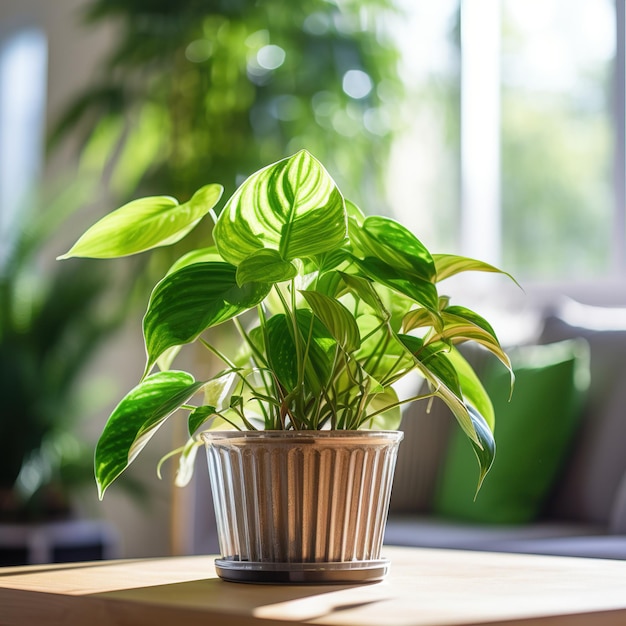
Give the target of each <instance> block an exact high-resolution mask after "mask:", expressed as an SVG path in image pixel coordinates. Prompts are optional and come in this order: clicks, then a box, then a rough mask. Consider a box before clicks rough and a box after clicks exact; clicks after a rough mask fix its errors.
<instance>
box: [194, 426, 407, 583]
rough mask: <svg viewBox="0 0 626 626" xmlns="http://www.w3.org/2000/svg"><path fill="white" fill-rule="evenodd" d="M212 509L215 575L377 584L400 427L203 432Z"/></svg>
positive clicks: (385, 563)
mask: <svg viewBox="0 0 626 626" xmlns="http://www.w3.org/2000/svg"><path fill="white" fill-rule="evenodd" d="M202 437H203V440H204V442H205V444H206V450H207V457H208V464H209V476H210V480H211V489H212V493H213V501H214V505H215V516H216V521H217V531H218V537H219V542H220V550H221V553H222V556H221V558H219V559H217V560H216V569H217V573H218V575H219V576H220V577H221V578H223V579H225V580H231V581H239V582H272V583H276V582H291V583H306V582H312V583H321V582H334V583H341V582H373V581H376V580H380V579H381V578H383V577H384V575H385V574H386V572H387V570H388V567H389V562H388V561H387V560H385V559H382V558H381V556H380V553H381V548H382V542H383V535H384V531H385V524H386V521H387V513H388V510H389V499H390V496H391V484H392V481H393V473H394V469H395V464H396V457H397V451H398V445H399V443H400V441H401V440H402V437H403V433H401V432H399V431H367V430H364V431H244V432H239V431H220V432H217V431H215V432H205V433H203V434H202Z"/></svg>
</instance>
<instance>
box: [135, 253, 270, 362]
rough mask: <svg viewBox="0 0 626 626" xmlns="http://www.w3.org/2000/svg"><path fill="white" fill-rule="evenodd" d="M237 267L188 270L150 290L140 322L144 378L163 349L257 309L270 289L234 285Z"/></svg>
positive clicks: (206, 264) (201, 265) (261, 285)
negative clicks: (142, 337) (142, 341)
mask: <svg viewBox="0 0 626 626" xmlns="http://www.w3.org/2000/svg"><path fill="white" fill-rule="evenodd" d="M236 272H237V268H235V267H234V266H232V265H230V264H228V263H221V262H218V261H207V262H204V263H195V264H193V265H187V266H186V267H183V268H182V269H180V270H178V271H177V272H174V273H173V274H168V275H167V276H166V277H165V278H164V279H163V280H162V281H161V282H160V283H159V284H158V285H157V286H156V287H155V289H154V291H153V292H152V295H151V297H150V302H149V304H148V310H147V311H146V315H145V317H144V319H143V331H144V337H145V342H146V351H147V353H148V362H147V365H146V373H147V372H149V371H150V370H151V369H152V366H153V365H154V363H155V361H156V360H157V359H158V358H159V356H160V355H161V354H163V352H165V351H166V350H167V349H168V348H171V347H172V346H177V345H183V344H186V343H190V342H192V341H194V340H195V339H196V338H197V337H198V335H200V333H202V332H203V331H204V330H206V329H207V328H210V327H212V326H216V325H217V324H221V323H222V322H224V321H226V320H229V319H231V318H233V317H235V316H237V315H239V314H240V313H243V312H244V311H247V310H248V309H250V308H252V307H253V306H256V305H257V304H258V303H259V302H261V301H262V300H263V298H265V297H266V296H267V294H268V293H269V290H270V285H268V284H265V283H246V284H245V285H243V286H242V287H240V286H239V285H237V281H236V279H235V275H236Z"/></svg>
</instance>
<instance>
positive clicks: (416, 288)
mask: <svg viewBox="0 0 626 626" xmlns="http://www.w3.org/2000/svg"><path fill="white" fill-rule="evenodd" d="M355 263H356V264H357V266H358V267H359V269H360V270H361V271H362V272H363V273H364V274H365V275H366V276H367V277H368V278H371V279H373V280H374V281H377V282H379V283H382V284H383V285H385V286H387V287H389V288H390V289H393V290H394V291H397V292H399V293H401V294H403V295H405V296H408V297H409V298H411V299H412V300H414V301H415V302H417V303H418V304H421V305H422V306H423V307H424V308H426V309H428V310H429V311H431V312H432V313H433V315H434V317H435V318H437V317H438V315H439V311H438V302H439V297H438V294H437V288H436V287H435V285H434V284H433V283H431V282H430V281H428V280H424V279H423V278H420V277H418V276H416V275H414V274H411V273H409V272H406V271H403V270H399V269H397V268H394V267H392V266H391V265H389V264H387V263H385V262H384V261H381V260H380V259H378V258H375V257H366V258H365V259H355Z"/></svg>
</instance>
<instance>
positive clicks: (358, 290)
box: [338, 272, 391, 321]
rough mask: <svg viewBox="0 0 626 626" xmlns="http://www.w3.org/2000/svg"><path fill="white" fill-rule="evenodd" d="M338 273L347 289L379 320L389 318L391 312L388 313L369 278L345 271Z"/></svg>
mask: <svg viewBox="0 0 626 626" xmlns="http://www.w3.org/2000/svg"><path fill="white" fill-rule="evenodd" d="M338 274H339V275H340V276H341V278H342V279H343V282H344V283H345V284H346V286H347V287H348V289H349V290H350V291H352V292H353V293H354V294H355V295H356V296H357V297H358V298H360V299H361V300H362V301H363V302H365V304H367V305H368V306H369V307H370V308H371V309H372V310H373V311H374V315H376V316H378V317H379V318H380V319H381V320H385V321H387V320H389V319H390V317H391V313H389V311H387V309H386V308H385V306H384V305H383V302H382V300H381V298H380V296H379V295H378V293H377V292H376V290H375V289H374V286H373V285H372V281H371V280H369V279H367V278H362V277H361V276H353V275H352V274H346V273H345V272H338Z"/></svg>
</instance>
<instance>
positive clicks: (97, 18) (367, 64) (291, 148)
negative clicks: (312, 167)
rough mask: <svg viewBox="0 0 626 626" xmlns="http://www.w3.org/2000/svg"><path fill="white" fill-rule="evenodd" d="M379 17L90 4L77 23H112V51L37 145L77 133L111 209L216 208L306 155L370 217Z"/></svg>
mask: <svg viewBox="0 0 626 626" xmlns="http://www.w3.org/2000/svg"><path fill="white" fill-rule="evenodd" d="M393 6H394V3H393V2H392V1H391V0H359V1H356V0H341V1H339V0H337V1H333V2H330V1H327V0H302V1H301V2H297V3H289V5H288V8H287V7H286V5H285V3H284V2H282V1H281V0H202V1H199V0H179V1H178V2H171V1H170V0H150V1H147V0H95V1H94V2H91V3H90V4H88V5H87V10H86V13H85V19H86V21H87V23H88V24H91V25H93V26H94V27H95V26H99V25H101V24H102V23H103V22H111V23H112V24H114V26H115V30H116V33H117V34H118V36H117V39H116V43H115V44H114V45H113V48H112V50H111V51H110V53H109V54H108V56H107V58H106V59H105V61H104V64H103V66H102V70H101V72H99V73H98V76H97V79H96V80H94V82H93V83H92V84H91V85H90V86H88V87H87V88H86V89H85V90H84V91H82V92H81V93H79V94H78V95H77V96H76V97H75V98H74V99H73V101H72V102H71V103H69V105H68V107H67V109H66V111H65V113H64V115H63V116H62V117H61V119H60V120H59V122H58V124H57V125H56V128H55V129H54V130H53V132H52V135H51V141H50V146H51V148H52V149H54V148H55V147H56V146H57V145H58V144H59V143H60V142H62V141H63V140H64V139H65V138H66V137H68V136H70V135H74V134H75V133H76V132H80V133H82V143H81V145H82V163H83V166H84V167H86V168H89V169H92V170H97V171H100V172H106V174H107V177H108V188H109V191H110V192H112V195H113V199H114V201H117V202H118V203H119V202H124V201H127V200H128V199H130V198H131V197H134V196H136V195H138V194H140V195H144V194H152V193H167V194H170V195H173V196H175V197H176V198H177V199H178V200H180V201H185V200H187V199H188V198H189V197H190V195H191V193H192V192H193V190H195V189H197V188H198V187H200V186H202V185H204V184H206V183H208V182H220V183H221V184H223V185H224V186H225V188H226V197H227V196H228V195H229V194H230V193H231V192H232V191H234V189H235V187H236V185H237V184H238V183H240V182H241V181H242V180H243V179H244V178H245V177H246V176H247V175H248V174H250V173H251V172H252V171H255V170H256V169H258V167H259V166H260V165H261V164H263V163H269V162H272V161H275V160H278V159H280V158H282V157H284V156H286V155H288V154H290V153H293V152H295V151H297V150H298V149H300V148H307V149H308V150H309V151H311V152H312V153H313V154H315V155H316V156H317V157H318V158H319V159H320V160H322V161H323V162H324V163H325V164H327V166H328V167H329V169H330V170H331V172H332V173H333V175H334V176H336V177H337V182H338V183H339V184H340V185H341V187H342V189H345V191H346V193H347V195H348V196H349V197H351V198H352V199H354V201H356V202H357V203H358V202H359V201H360V200H361V199H363V198H369V199H370V201H369V202H368V204H369V205H370V206H372V207H373V208H375V209H376V210H381V207H380V206H377V204H382V203H383V202H384V201H383V200H382V198H383V193H382V186H383V173H384V172H385V170H386V168H385V164H386V158H387V156H388V153H389V150H390V146H391V140H392V137H393V131H394V127H395V126H396V125H397V124H398V116H397V108H396V105H397V104H398V102H399V100H400V94H401V82H400V80H399V77H398V59H399V53H398V50H397V49H396V47H395V44H394V43H393V41H392V40H391V38H390V36H389V33H387V32H386V30H385V23H386V20H385V18H386V16H387V15H390V14H391V13H392V12H393V11H395V9H394V8H393ZM373 199H376V200H375V201H373ZM111 208H114V207H111Z"/></svg>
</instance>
